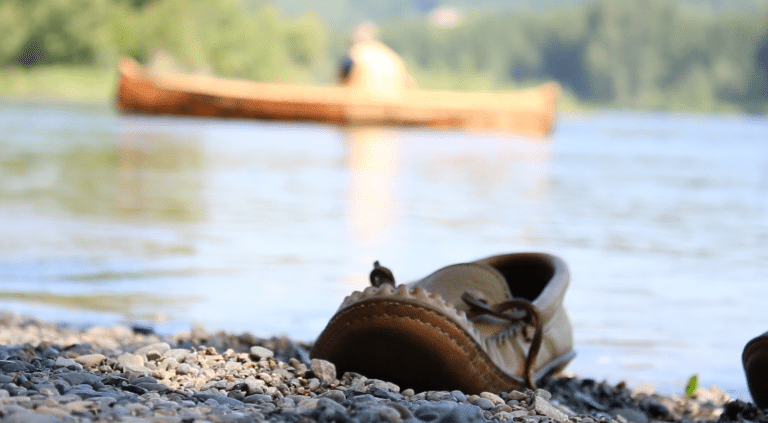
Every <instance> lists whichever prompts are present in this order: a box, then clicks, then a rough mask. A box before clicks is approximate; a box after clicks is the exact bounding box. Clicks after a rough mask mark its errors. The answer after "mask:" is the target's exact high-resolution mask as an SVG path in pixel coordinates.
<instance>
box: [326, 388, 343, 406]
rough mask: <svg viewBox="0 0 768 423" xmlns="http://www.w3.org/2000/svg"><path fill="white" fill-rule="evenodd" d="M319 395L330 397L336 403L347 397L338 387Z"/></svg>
mask: <svg viewBox="0 0 768 423" xmlns="http://www.w3.org/2000/svg"><path fill="white" fill-rule="evenodd" d="M320 397H321V398H328V399H331V400H333V401H335V402H337V403H340V402H342V401H344V400H346V399H347V397H346V396H345V395H344V392H342V391H340V390H338V389H331V390H329V391H326V392H324V393H323V394H321V395H320Z"/></svg>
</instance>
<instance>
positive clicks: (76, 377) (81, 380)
mask: <svg viewBox="0 0 768 423" xmlns="http://www.w3.org/2000/svg"><path fill="white" fill-rule="evenodd" d="M59 377H60V378H61V379H64V380H66V381H67V383H68V384H69V385H70V386H75V385H82V384H86V385H91V386H93V384H94V383H96V382H99V381H101V377H100V376H98V375H95V374H92V373H62V374H61V375H59Z"/></svg>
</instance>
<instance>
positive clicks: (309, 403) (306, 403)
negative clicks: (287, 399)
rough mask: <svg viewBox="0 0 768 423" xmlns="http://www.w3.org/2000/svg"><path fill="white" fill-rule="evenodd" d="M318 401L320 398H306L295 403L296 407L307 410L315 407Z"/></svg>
mask: <svg viewBox="0 0 768 423" xmlns="http://www.w3.org/2000/svg"><path fill="white" fill-rule="evenodd" d="M319 402H320V398H307V399H304V400H301V401H300V402H298V403H296V405H297V406H298V407H304V408H306V409H309V410H314V409H315V408H317V404H318V403H319Z"/></svg>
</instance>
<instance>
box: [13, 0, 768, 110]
mask: <svg viewBox="0 0 768 423" xmlns="http://www.w3.org/2000/svg"><path fill="white" fill-rule="evenodd" d="M380 28H381V33H380V35H381V38H382V40H383V41H384V42H385V43H387V44H388V45H390V46H391V47H392V48H393V49H394V50H395V51H397V52H398V53H400V54H401V55H402V56H403V57H404V59H405V60H406V63H407V64H408V66H409V68H410V69H411V70H412V71H413V73H414V76H415V77H416V79H417V82H419V83H420V85H422V86H425V87H430V88H452V89H502V88H509V87H518V86H522V85H530V84H534V83H537V82H541V81H546V80H556V81H558V82H559V83H560V84H561V85H562V86H563V87H564V88H565V89H566V91H567V92H568V93H570V94H571V95H572V96H573V97H575V98H577V99H578V100H579V101H581V102H584V103H588V104H594V105H596V106H605V107H620V108H645V109H686V110H723V109H731V110H740V111H752V112H766V109H768V106H767V105H766V104H768V5H764V6H763V7H762V8H757V9H754V8H753V9H750V10H749V12H739V11H738V10H729V11H727V12H724V13H714V12H711V11H708V10H706V9H700V8H693V7H691V6H690V5H689V4H688V3H685V2H680V1H671V0H633V1H612V0H594V1H592V2H590V3H587V4H586V5H584V4H579V5H578V7H576V6H575V5H573V4H572V3H571V4H570V5H568V6H561V7H559V8H548V9H546V10H529V11H527V12H521V11H516V12H507V13H495V14H493V15H483V14H481V13H474V14H471V15H468V16H467V17H466V19H464V21H463V22H461V23H460V24H459V25H457V26H454V27H450V28H446V27H437V26H433V25H430V24H429V23H428V22H427V21H426V20H425V19H423V17H409V18H400V19H396V20H394V21H389V22H385V23H381V25H380ZM349 32H350V28H349V27H348V26H331V25H330V24H328V23H325V22H324V21H321V20H320V18H318V17H316V16H313V15H304V16H299V17H295V18H291V17H287V16H285V15H284V14H282V12H281V11H280V10H279V9H277V8H276V7H275V6H273V5H271V4H267V3H261V2H254V1H250V2H246V1H243V0H0V39H3V40H4V42H3V43H0V66H21V67H33V66H42V65H50V64H72V65H82V66H94V67H110V66H114V64H115V63H116V60H117V58H119V57H120V56H122V55H130V56H133V57H135V58H137V59H139V60H140V61H147V60H149V59H150V58H151V57H152V55H153V54H154V53H156V52H157V51H165V52H168V53H170V54H171V55H173V56H174V57H175V58H176V59H177V60H178V61H180V62H181V63H183V64H184V65H186V66H187V67H188V68H190V69H195V70H203V71H207V72H210V73H214V74H217V75H222V76H231V77H239V78H248V79H254V80H261V81H277V82H303V83H321V84H331V83H334V82H335V74H336V73H335V67H336V65H337V64H338V62H339V61H340V59H341V57H342V55H343V53H344V50H345V49H346V43H347V36H348V34H349Z"/></svg>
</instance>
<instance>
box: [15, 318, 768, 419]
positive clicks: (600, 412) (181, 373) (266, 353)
mask: <svg viewBox="0 0 768 423" xmlns="http://www.w3.org/2000/svg"><path fill="white" fill-rule="evenodd" d="M0 343H1V344H2V346H0V417H1V419H0V421H14V422H16V421H17V422H21V421H24V422H86V421H91V422H94V421H132V422H133V421H162V422H193V421H211V422H252V421H253V422H262V421H270V422H284V421H285V422H288V421H290V422H299V421H301V422H315V421H317V422H331V421H358V422H361V423H362V422H379V421H381V422H390V423H397V422H419V421H426V422H432V421H434V422H439V421H464V422H486V421H499V422H508V421H509V422H513V421H514V422H521V423H551V422H555V423H566V422H569V423H597V422H602V423H629V422H635V423H651V422H654V421H670V422H683V421H686V422H687V421H719V422H728V421H737V420H739V419H747V420H757V419H765V418H766V417H765V415H763V414H762V413H761V412H760V411H759V410H757V409H756V408H755V407H754V405H752V404H750V403H744V402H742V401H739V400H735V401H733V400H731V399H730V398H729V397H728V395H727V394H726V393H725V392H723V391H721V390H719V389H718V388H717V387H712V388H710V389H699V390H698V392H697V394H696V395H695V396H694V397H692V398H686V397H681V396H675V395H666V394H664V395H661V394H657V393H654V392H653V390H652V388H650V387H647V386H646V387H640V388H635V389H634V390H632V389H630V388H629V387H627V386H626V385H625V384H624V383H623V382H622V383H619V384H616V385H611V384H608V383H605V382H600V381H596V380H592V379H589V378H584V377H583V376H584V375H581V376H580V377H579V376H574V375H569V376H563V377H556V378H552V379H550V380H548V381H546V382H545V383H543V384H542V386H541V387H540V388H539V389H538V390H536V391H530V390H519V391H511V392H484V393H481V394H479V395H470V394H467V393H462V392H459V391H428V392H413V390H410V389H408V388H407V387H399V386H397V385H394V384H392V383H389V382H387V381H381V380H376V379H367V378H365V376H364V375H359V374H355V373H346V374H344V375H337V374H336V371H335V367H334V366H333V365H332V364H331V363H328V362H325V361H323V360H311V359H310V357H309V353H308V351H309V349H310V348H311V345H309V344H307V343H302V342H297V341H293V340H291V339H289V338H286V337H272V338H259V337H257V336H254V335H251V334H248V333H246V334H241V335H234V334H230V333H226V332H218V333H215V334H214V333H208V332H206V331H204V330H202V329H192V330H190V331H188V332H182V333H178V334H175V335H172V336H160V335H158V334H155V333H154V331H153V329H152V328H150V327H147V326H140V325H133V326H132V327H129V326H124V325H114V326H110V327H104V326H95V327H91V328H88V329H79V328H76V327H73V326H69V325H66V324H55V323H49V322H44V321H40V320H37V319H35V318H30V317H23V316H20V315H18V314H12V313H6V312H3V313H0Z"/></svg>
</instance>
